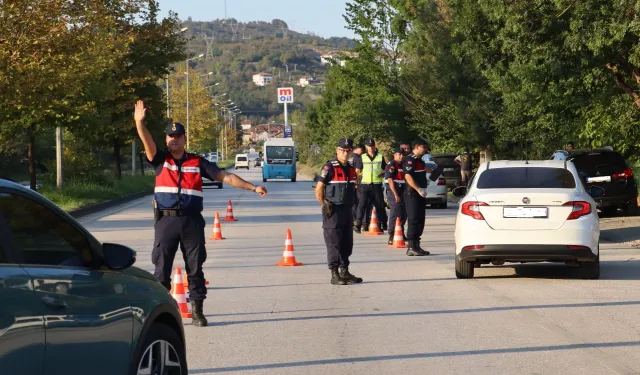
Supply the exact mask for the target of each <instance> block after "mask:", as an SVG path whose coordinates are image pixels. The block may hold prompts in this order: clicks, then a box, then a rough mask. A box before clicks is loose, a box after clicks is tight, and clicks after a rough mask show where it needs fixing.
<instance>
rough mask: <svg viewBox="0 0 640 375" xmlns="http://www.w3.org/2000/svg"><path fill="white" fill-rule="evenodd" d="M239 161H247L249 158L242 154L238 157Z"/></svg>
mask: <svg viewBox="0 0 640 375" xmlns="http://www.w3.org/2000/svg"><path fill="white" fill-rule="evenodd" d="M238 161H247V158H245V157H244V156H240V157H239V158H238Z"/></svg>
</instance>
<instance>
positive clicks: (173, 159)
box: [134, 100, 267, 327]
mask: <svg viewBox="0 0 640 375" xmlns="http://www.w3.org/2000/svg"><path fill="white" fill-rule="evenodd" d="M145 112H146V109H145V108H144V103H143V102H142V101H141V100H139V101H138V102H137V103H136V105H135V114H134V119H135V122H136V128H137V130H138V135H139V136H140V138H141V139H142V143H143V144H144V150H145V152H146V155H147V162H148V163H149V164H151V165H152V166H153V168H154V170H155V174H156V186H155V202H154V206H155V210H154V211H155V213H156V223H155V240H154V246H153V251H152V253H151V260H152V262H153V264H154V265H155V272H154V275H155V277H156V278H157V279H158V280H159V281H160V282H161V283H162V285H164V286H165V288H167V289H168V290H171V270H172V268H173V260H174V258H175V255H176V252H177V250H178V245H180V249H181V250H182V255H183V259H184V261H185V270H186V273H187V280H188V281H189V292H190V295H191V310H192V314H193V325H195V326H198V327H202V326H206V325H207V319H206V318H205V317H204V314H203V312H202V304H203V301H204V299H205V298H206V295H207V288H206V287H205V279H204V273H203V271H202V264H203V263H204V261H205V260H206V258H207V252H206V249H205V234H204V228H205V221H204V218H203V217H202V213H201V212H202V209H203V205H202V202H203V198H202V176H204V177H206V178H208V179H210V180H212V181H213V180H215V181H221V182H224V183H226V184H229V185H231V186H234V187H237V188H240V189H244V190H251V191H254V192H256V193H258V194H259V195H260V196H264V195H266V194H267V190H266V189H265V188H264V187H262V186H254V185H253V184H251V183H249V182H247V181H245V180H243V179H242V178H240V177H238V176H236V175H234V174H232V173H227V172H225V171H223V170H221V169H220V168H219V167H218V165H217V164H216V163H212V162H209V161H208V160H207V159H205V158H203V157H201V156H199V155H194V154H189V153H187V152H185V136H184V126H183V125H182V124H180V123H173V124H169V125H168V126H167V131H166V133H167V137H166V143H167V148H168V150H166V151H158V150H157V148H156V144H155V142H154V141H153V138H152V137H151V133H150V132H149V130H148V129H147V127H146V126H145V124H144V119H145Z"/></svg>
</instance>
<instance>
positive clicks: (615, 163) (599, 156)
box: [554, 147, 638, 216]
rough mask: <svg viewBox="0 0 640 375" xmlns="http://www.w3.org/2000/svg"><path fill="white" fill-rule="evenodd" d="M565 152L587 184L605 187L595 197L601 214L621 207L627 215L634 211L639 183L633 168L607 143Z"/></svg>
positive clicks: (633, 214) (613, 211)
mask: <svg viewBox="0 0 640 375" xmlns="http://www.w3.org/2000/svg"><path fill="white" fill-rule="evenodd" d="M564 155H566V160H570V161H572V162H573V164H574V165H575V166H576V169H578V173H580V175H581V177H583V178H584V182H585V184H586V186H587V187H589V186H600V187H602V188H603V189H604V190H605V195H604V196H602V197H599V198H597V199H596V204H597V206H598V208H599V209H600V211H602V213H603V214H605V215H614V214H615V213H616V211H617V210H618V208H622V210H623V211H624V212H625V214H626V215H628V216H635V215H637V213H638V201H637V199H638V186H637V184H636V180H635V177H634V176H633V169H631V168H630V167H629V165H628V164H627V162H626V161H625V160H624V158H623V157H622V155H620V154H619V153H618V152H616V151H614V150H613V149H612V148H610V147H607V148H597V149H584V150H574V151H570V152H564ZM554 156H555V155H554ZM556 158H560V159H562V157H556Z"/></svg>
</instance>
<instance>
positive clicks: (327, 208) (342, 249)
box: [316, 138, 362, 285]
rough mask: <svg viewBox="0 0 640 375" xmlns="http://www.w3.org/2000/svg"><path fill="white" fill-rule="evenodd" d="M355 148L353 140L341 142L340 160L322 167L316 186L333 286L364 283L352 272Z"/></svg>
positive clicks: (338, 152)
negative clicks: (352, 156) (351, 160)
mask: <svg viewBox="0 0 640 375" xmlns="http://www.w3.org/2000/svg"><path fill="white" fill-rule="evenodd" d="M352 147H353V141H352V140H351V139H345V138H343V139H341V140H340V141H338V144H337V147H336V157H335V158H334V159H331V160H329V161H328V162H327V163H326V164H325V165H324V167H322V171H321V172H320V179H319V181H318V184H317V185H316V199H317V200H318V202H319V203H320V205H321V206H322V231H323V234H324V242H325V244H326V245H327V262H328V264H329V269H330V270H331V284H334V285H347V284H354V283H361V282H362V279H361V278H359V277H355V276H354V275H352V274H351V273H349V257H350V256H351V253H352V251H353V232H352V231H351V226H352V225H353V216H352V215H351V206H352V204H353V201H354V199H355V188H356V184H357V182H358V175H357V174H356V170H355V168H354V167H353V166H352V165H351V164H350V163H349V161H348V160H349V154H350V153H351V149H352Z"/></svg>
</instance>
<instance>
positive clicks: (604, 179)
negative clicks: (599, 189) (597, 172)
mask: <svg viewBox="0 0 640 375" xmlns="http://www.w3.org/2000/svg"><path fill="white" fill-rule="evenodd" d="M587 182H611V176H600V177H587Z"/></svg>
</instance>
